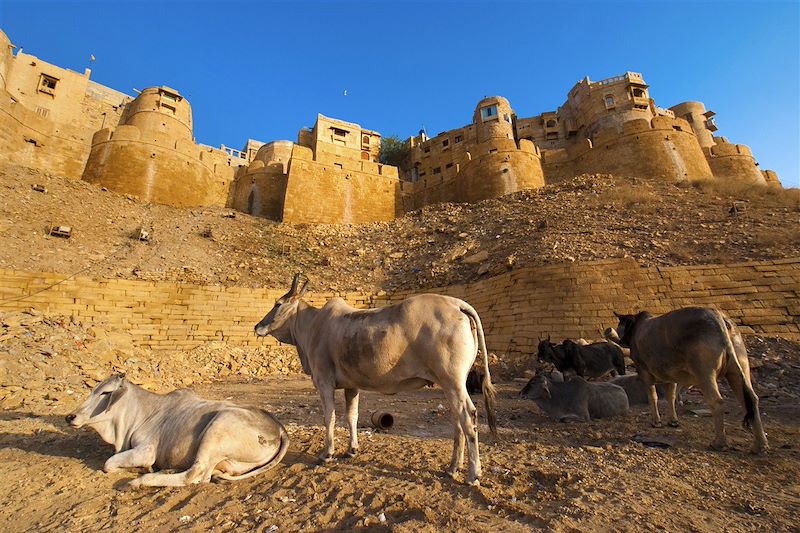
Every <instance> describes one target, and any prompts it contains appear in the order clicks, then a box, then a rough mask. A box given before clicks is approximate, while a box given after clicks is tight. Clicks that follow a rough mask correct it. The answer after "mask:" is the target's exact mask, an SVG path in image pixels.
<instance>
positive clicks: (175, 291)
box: [0, 258, 800, 356]
mask: <svg viewBox="0 0 800 533" xmlns="http://www.w3.org/2000/svg"><path fill="white" fill-rule="evenodd" d="M54 283H58V285H55V286H53V287H52V288H49V289H46V288H47V287H48V286H49V285H52V284H54ZM41 289H46V290H43V291H42V292H37V291H39V290H41ZM284 292H285V289H280V290H275V289H252V288H237V287H221V286H197V285H189V284H173V283H164V282H150V281H128V280H118V279H97V280H96V279H90V278H85V277H74V278H69V279H67V277H66V276H64V275H60V274H52V273H42V272H20V271H11V270H2V269H0V311H12V310H23V309H27V308H30V307H34V308H36V309H39V310H41V311H46V312H50V313H61V314H68V315H73V316H75V318H76V319H77V320H81V321H86V322H91V321H105V322H107V323H110V324H111V325H115V326H117V327H120V328H124V329H125V330H126V331H128V332H129V333H130V334H131V335H132V336H133V338H134V339H135V341H136V343H137V344H139V345H142V346H147V347H150V348H154V349H166V350H175V349H190V348H192V347H195V346H197V345H199V344H202V343H205V342H209V341H224V342H228V343H231V344H232V345H236V346H256V345H265V346H277V345H278V342H277V341H276V340H275V339H273V338H272V337H266V338H263V339H258V338H256V337H255V336H254V335H253V326H254V325H255V324H256V323H257V322H258V321H259V320H260V319H261V318H262V317H263V316H264V314H265V313H266V312H267V310H268V309H269V308H270V307H271V306H272V303H273V302H274V300H275V299H276V298H278V297H280V296H282V295H283V293H284ZM426 292H435V293H441V294H448V295H451V296H456V297H458V298H463V299H464V300H466V301H468V302H469V303H471V304H472V305H473V306H474V307H475V309H476V310H477V311H478V312H479V313H480V316H481V320H482V322H483V327H484V330H485V332H486V341H487V347H488V349H489V350H491V351H494V352H497V353H508V352H511V353H515V354H522V355H530V356H532V355H533V354H534V353H535V351H536V345H537V343H538V341H539V338H541V337H544V336H547V335H548V334H549V335H551V336H552V337H553V338H554V339H563V338H577V337H587V338H594V337H597V336H598V335H599V332H600V331H602V330H603V329H605V328H606V327H609V326H616V318H615V317H614V311H617V312H630V313H633V312H637V311H642V310H648V311H651V312H654V313H663V312H666V311H669V310H672V309H675V308H679V307H684V306H689V305H702V306H712V307H717V308H719V309H721V310H723V311H725V312H726V313H727V314H728V315H730V316H731V318H733V319H734V320H735V321H736V323H737V324H739V325H740V327H741V329H742V331H743V332H744V333H746V334H760V335H774V336H779V337H784V338H788V339H795V340H798V339H800V258H795V259H785V260H778V261H761V262H749V263H737V264H728V265H697V266H677V267H641V266H639V265H638V264H637V263H636V262H635V261H633V260H632V259H622V260H619V259H613V260H605V261H592V262H586V263H566V264H557V265H548V266H543V267H533V268H524V269H519V270H515V271H513V272H510V273H507V274H503V275H500V276H496V277H493V278H490V279H485V280H482V281H479V282H477V283H473V284H468V285H456V286H451V287H442V288H439V289H432V290H428V291H426ZM411 294H413V293H411V292H403V293H396V294H392V295H383V294H381V295H372V294H368V293H363V292H348V293H308V294H307V296H306V300H308V301H309V302H310V303H312V304H313V305H315V306H321V305H323V304H324V302H325V301H327V300H328V299H330V298H333V297H334V296H339V297H342V298H344V299H345V300H346V301H347V302H348V303H350V304H351V305H353V306H355V307H358V308H368V307H379V306H383V305H386V304H388V303H392V302H397V301H400V300H401V299H403V298H405V297H408V296H410V295H411ZM26 295H31V296H26ZM23 297H24V298H23ZM15 298H23V299H19V300H14V299H15Z"/></svg>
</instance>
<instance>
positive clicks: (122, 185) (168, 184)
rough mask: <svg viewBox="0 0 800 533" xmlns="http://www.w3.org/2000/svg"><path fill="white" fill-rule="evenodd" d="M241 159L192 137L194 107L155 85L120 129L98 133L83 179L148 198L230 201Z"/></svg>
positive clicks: (184, 202) (177, 202) (176, 202)
mask: <svg viewBox="0 0 800 533" xmlns="http://www.w3.org/2000/svg"><path fill="white" fill-rule="evenodd" d="M240 162H241V163H244V160H242V159H240V158H233V157H231V155H230V154H228V153H226V152H224V151H222V150H218V149H216V148H212V147H210V146H204V145H197V144H195V142H194V139H193V138H192V119H191V107H190V106H189V103H188V102H187V101H186V100H185V99H184V98H183V97H182V96H180V94H178V93H177V91H175V90H174V89H170V88H168V87H150V88H147V89H145V90H144V91H142V92H141V94H140V95H139V96H138V97H137V98H136V99H135V100H134V101H133V102H131V103H130V104H129V105H128V106H127V107H126V109H125V112H124V114H123V116H122V118H121V122H120V125H119V126H118V127H117V128H116V129H113V130H112V129H110V128H104V129H102V130H100V131H98V132H97V133H95V135H94V136H93V137H92V143H91V152H90V154H89V157H88V159H87V162H86V167H85V169H84V172H83V179H84V180H86V181H88V182H90V183H95V184H97V185H101V186H104V187H108V188H109V189H111V190H113V191H116V192H119V193H125V194H133V195H136V196H138V197H139V198H141V199H142V200H144V201H147V202H155V203H161V204H167V205H173V206H176V207H194V206H203V205H218V206H224V205H226V203H227V202H228V196H229V189H230V185H231V182H232V181H233V178H234V175H235V173H236V169H237V168H238V166H235V165H238V164H239V163H240Z"/></svg>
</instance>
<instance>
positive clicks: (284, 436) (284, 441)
mask: <svg viewBox="0 0 800 533" xmlns="http://www.w3.org/2000/svg"><path fill="white" fill-rule="evenodd" d="M270 416H272V415H270ZM273 418H274V417H273ZM279 425H280V428H281V446H280V448H278V453H276V454H275V457H273V458H272V459H270V460H269V461H268V462H267V463H265V464H263V465H261V466H259V467H258V468H254V469H253V470H250V471H249V472H245V473H244V474H240V475H238V476H231V475H228V474H225V473H219V474H215V475H214V478H215V479H224V480H226V481H238V480H240V479H247V478H249V477H253V476H257V475H258V474H261V473H262V472H266V471H267V470H270V469H272V468H274V467H275V466H276V465H277V464H278V463H280V462H281V459H283V456H284V455H286V451H287V450H288V449H289V434H288V433H286V428H284V427H283V424H280V422H279Z"/></svg>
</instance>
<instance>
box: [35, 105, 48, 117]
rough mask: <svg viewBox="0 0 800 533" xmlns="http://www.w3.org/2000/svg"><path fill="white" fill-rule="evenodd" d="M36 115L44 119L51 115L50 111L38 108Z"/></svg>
mask: <svg viewBox="0 0 800 533" xmlns="http://www.w3.org/2000/svg"><path fill="white" fill-rule="evenodd" d="M36 114H37V115H39V116H40V117H42V118H47V115H49V114H50V110H49V109H47V108H44V107H38V106H37V107H36Z"/></svg>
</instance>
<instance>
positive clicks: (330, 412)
mask: <svg viewBox="0 0 800 533" xmlns="http://www.w3.org/2000/svg"><path fill="white" fill-rule="evenodd" d="M317 389H319V397H320V399H321V400H322V414H323V415H324V417H325V445H324V447H323V448H322V451H321V452H320V453H319V455H318V456H317V459H318V460H320V461H322V462H328V461H330V460H331V459H333V450H334V446H335V445H334V433H333V432H334V429H335V427H336V412H335V408H336V404H335V403H334V392H336V390H335V389H334V388H333V386H332V385H328V384H326V383H320V384H319V385H317Z"/></svg>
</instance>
